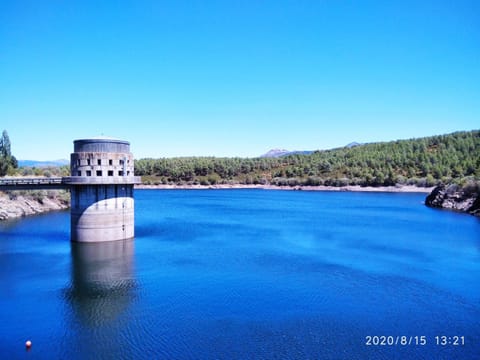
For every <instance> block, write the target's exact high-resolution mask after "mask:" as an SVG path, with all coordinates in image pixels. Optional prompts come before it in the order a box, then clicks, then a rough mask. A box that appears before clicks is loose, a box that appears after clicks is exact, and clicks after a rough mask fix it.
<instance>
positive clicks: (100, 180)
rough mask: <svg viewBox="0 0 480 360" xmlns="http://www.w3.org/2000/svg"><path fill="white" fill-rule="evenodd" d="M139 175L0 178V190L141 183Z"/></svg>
mask: <svg viewBox="0 0 480 360" xmlns="http://www.w3.org/2000/svg"><path fill="white" fill-rule="evenodd" d="M141 183H142V178H141V177H140V176H115V177H105V176H102V177H94V176H92V177H83V176H65V177H49V178H47V177H36V178H25V177H22V178H0V190H36V189H68V188H69V187H70V186H71V185H103V184H105V185H115V184H119V185H121V184H141Z"/></svg>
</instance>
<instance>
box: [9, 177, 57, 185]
mask: <svg viewBox="0 0 480 360" xmlns="http://www.w3.org/2000/svg"><path fill="white" fill-rule="evenodd" d="M56 184H62V178H61V177H50V178H47V177H45V178H40V177H38V178H3V179H0V185H56Z"/></svg>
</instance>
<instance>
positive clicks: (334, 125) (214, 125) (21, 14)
mask: <svg viewBox="0 0 480 360" xmlns="http://www.w3.org/2000/svg"><path fill="white" fill-rule="evenodd" d="M479 115H480V2H478V1H475V0H474V1H427V0H425V1H408V0H403V1H368V0H367V1H343V0H324V1H322V0H313V1H302V0H294V1H281V0H275V1H269V0H265V1H260V0H258V1H257V0H255V1H253V0H252V1H227V0H225V1H205V0H204V1H160V0H158V1H157V0H152V1H139V0H137V1H88V0H82V1H73V0H72V1H63V0H58V1H48V0H46V1H37V0H33V1H16V0H12V1H8V0H0V130H3V129H6V130H7V131H8V133H9V135H10V139H11V142H12V150H13V153H14V155H16V156H17V158H19V159H37V160H47V159H57V158H68V157H69V154H70V152H71V151H72V149H73V144H72V141H73V140H74V139H78V138H88V137H91V136H98V135H101V134H104V135H108V136H113V137H117V138H122V139H126V140H129V141H130V142H131V145H132V146H131V148H132V151H133V153H134V155H135V156H136V157H137V158H142V157H172V156H189V155H195V156H210V155H213V156H249V157H251V156H257V155H260V154H262V153H265V152H266V151H268V150H269V149H271V148H286V149H289V150H313V149H326V148H332V147H337V146H343V145H345V144H347V143H349V142H351V141H357V142H372V141H389V140H395V139H402V138H412V137H421V136H428V135H434V134H442V133H449V132H453V131H456V130H471V129H478V128H480V126H479V125H480V116H479Z"/></svg>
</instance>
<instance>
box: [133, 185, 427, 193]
mask: <svg viewBox="0 0 480 360" xmlns="http://www.w3.org/2000/svg"><path fill="white" fill-rule="evenodd" d="M135 189H138V190H141V189H149V190H229V189H230V190H240V189H259V190H286V191H295V190H296V191H340V192H387V193H424V194H429V193H431V192H432V190H433V189H434V186H432V187H425V188H423V187H417V186H413V185H399V186H375V187H374V186H360V185H348V186H338V187H337V186H325V185H319V186H301V185H297V186H275V185H244V184H234V185H229V184H220V185H143V184H142V185H135Z"/></svg>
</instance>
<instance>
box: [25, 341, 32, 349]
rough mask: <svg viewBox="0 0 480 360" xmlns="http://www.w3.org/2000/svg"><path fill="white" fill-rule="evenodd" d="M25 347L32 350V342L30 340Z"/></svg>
mask: <svg viewBox="0 0 480 360" xmlns="http://www.w3.org/2000/svg"><path fill="white" fill-rule="evenodd" d="M25 347H26V348H27V349H30V348H31V347H32V342H31V341H30V340H27V341H26V342H25Z"/></svg>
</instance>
